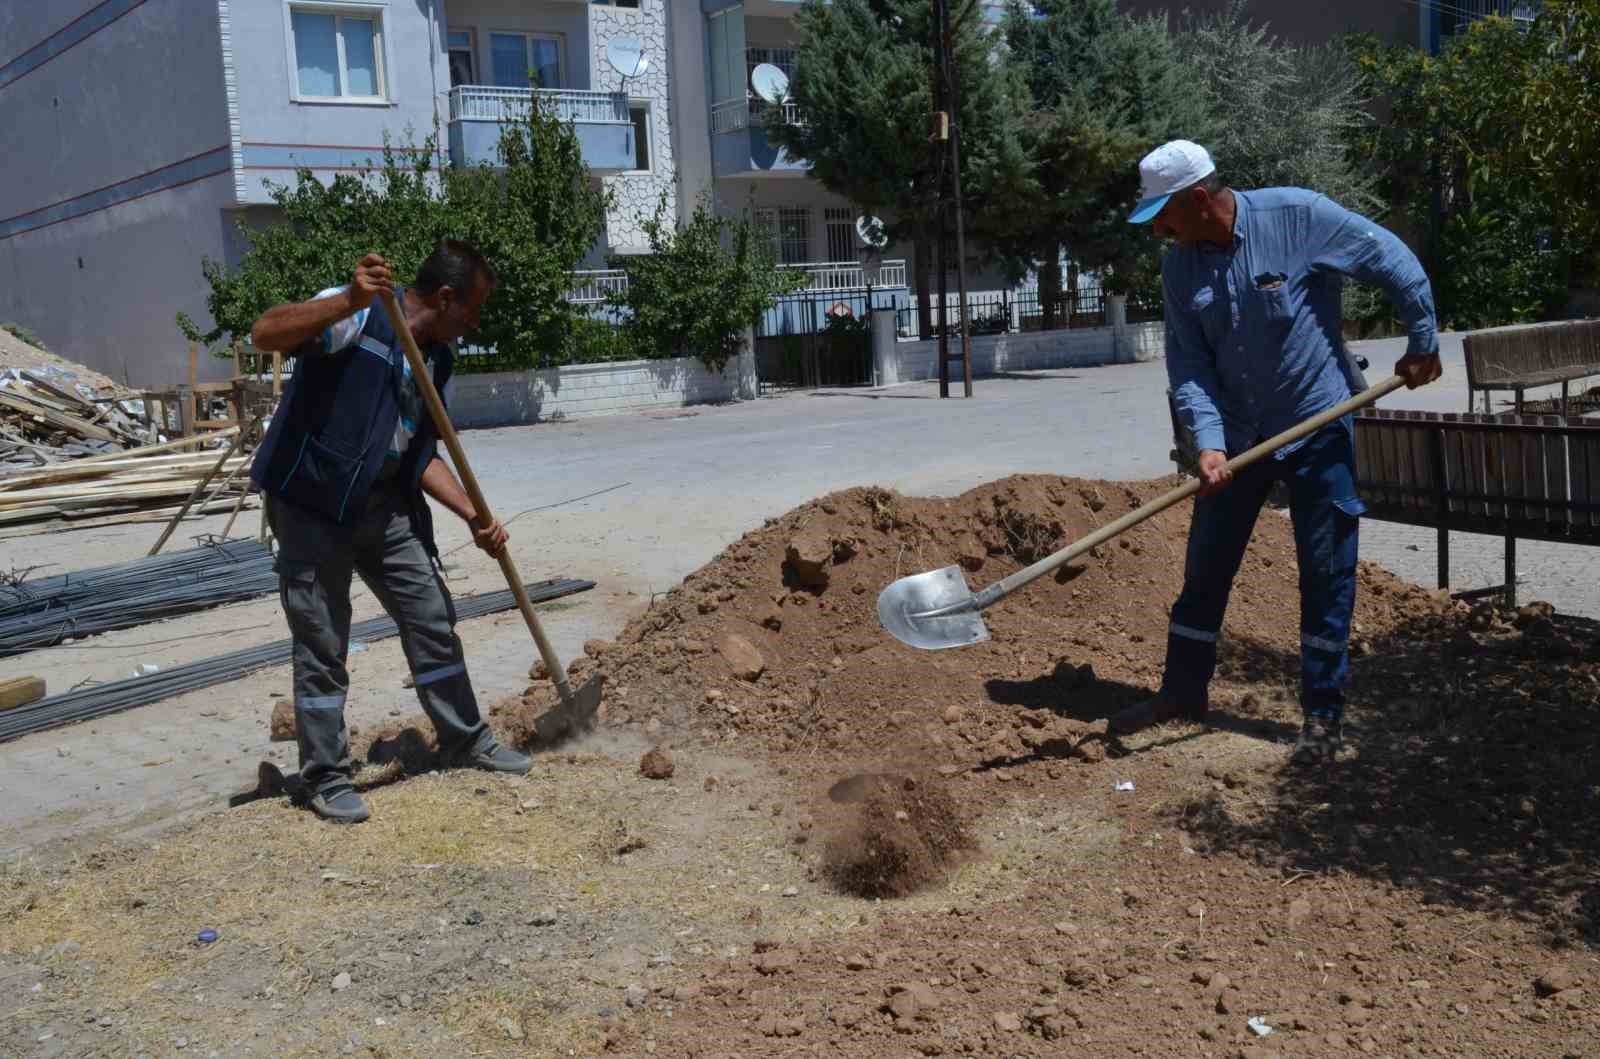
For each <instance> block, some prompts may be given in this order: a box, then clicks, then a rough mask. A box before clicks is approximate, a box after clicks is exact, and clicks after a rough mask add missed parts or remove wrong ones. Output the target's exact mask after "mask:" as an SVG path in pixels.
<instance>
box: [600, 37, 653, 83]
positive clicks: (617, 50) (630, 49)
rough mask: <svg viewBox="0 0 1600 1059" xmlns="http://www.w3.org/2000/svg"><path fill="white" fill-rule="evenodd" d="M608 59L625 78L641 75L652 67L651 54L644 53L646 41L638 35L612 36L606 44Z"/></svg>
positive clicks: (612, 66)
mask: <svg viewBox="0 0 1600 1059" xmlns="http://www.w3.org/2000/svg"><path fill="white" fill-rule="evenodd" d="M606 61H607V62H609V63H610V64H611V68H612V69H613V70H615V71H617V73H619V74H621V75H622V76H623V78H625V79H626V78H629V77H639V76H640V75H642V74H643V73H644V72H645V71H646V70H648V69H650V56H648V55H646V54H645V53H644V41H642V40H640V39H639V38H638V37H612V38H611V42H610V43H609V44H607V45H606Z"/></svg>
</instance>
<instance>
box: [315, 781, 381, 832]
mask: <svg viewBox="0 0 1600 1059" xmlns="http://www.w3.org/2000/svg"><path fill="white" fill-rule="evenodd" d="M310 805H311V811H312V812H314V813H316V814H317V815H318V816H320V817H322V818H323V819H324V820H331V821H332V822H334V823H336V824H359V823H361V821H363V820H365V819H367V817H369V816H371V815H372V814H371V813H370V812H368V811H367V803H366V802H364V801H362V800H361V795H359V794H357V793H356V790H355V788H354V787H351V786H349V785H348V784H343V783H341V784H339V785H338V786H335V787H327V788H324V789H323V790H320V791H318V792H317V793H316V794H313V795H312V796H311V802H310Z"/></svg>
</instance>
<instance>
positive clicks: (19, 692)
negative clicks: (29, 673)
mask: <svg viewBox="0 0 1600 1059" xmlns="http://www.w3.org/2000/svg"><path fill="white" fill-rule="evenodd" d="M44 690H45V687H44V678H43V677H13V678H12V679H10V680H0V710H12V709H16V708H17V707H18V706H26V705H27V704H28V703H30V702H38V701H39V700H40V699H42V698H44Z"/></svg>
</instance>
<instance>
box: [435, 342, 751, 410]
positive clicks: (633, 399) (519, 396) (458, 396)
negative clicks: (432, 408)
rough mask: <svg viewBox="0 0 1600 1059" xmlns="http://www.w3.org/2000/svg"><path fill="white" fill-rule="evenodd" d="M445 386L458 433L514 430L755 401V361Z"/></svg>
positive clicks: (634, 364)
mask: <svg viewBox="0 0 1600 1059" xmlns="http://www.w3.org/2000/svg"><path fill="white" fill-rule="evenodd" d="M450 385H451V387H452V393H451V397H450V418H451V421H452V422H454V423H455V424H456V425H457V426H459V427H463V428H467V427H503V426H519V425H523V424H527V423H538V422H546V421H549V420H552V419H582V418H586V417H591V416H608V415H624V414H627V413H630V412H648V411H652V410H656V409H666V408H681V407H683V406H684V405H692V404H712V403H718V402H722V401H734V400H748V399H750V398H753V397H755V395H756V380H755V357H754V355H753V354H751V353H744V354H742V355H740V356H738V357H735V358H733V359H731V360H729V361H728V363H727V365H726V366H725V367H724V368H723V370H722V371H721V372H712V371H710V370H708V369H707V368H706V366H705V365H704V364H702V363H701V362H700V360H699V359H698V358H693V357H690V358H685V359H682V360H635V361H626V362H621V363H615V364H582V365H574V366H571V367H565V368H551V369H548V370H546V371H504V372H489V373H484V374H470V375H457V376H456V377H455V378H454V379H453V380H452V381H451V384H450Z"/></svg>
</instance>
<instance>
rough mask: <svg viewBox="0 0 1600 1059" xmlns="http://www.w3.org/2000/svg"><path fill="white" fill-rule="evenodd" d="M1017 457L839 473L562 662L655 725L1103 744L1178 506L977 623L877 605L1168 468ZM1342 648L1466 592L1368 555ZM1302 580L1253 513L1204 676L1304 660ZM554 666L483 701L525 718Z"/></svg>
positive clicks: (954, 746)
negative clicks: (892, 475) (1106, 474)
mask: <svg viewBox="0 0 1600 1059" xmlns="http://www.w3.org/2000/svg"><path fill="white" fill-rule="evenodd" d="M1173 484H1175V480H1174V479H1167V480H1160V481H1150V482H1105V481H1082V480H1077V479H1070V478H1058V477H1050V476H1019V477H1014V478H1008V479H1004V480H1002V481H998V482H994V483H991V484H988V485H984V486H982V487H980V488H977V489H974V490H972V491H971V492H968V493H966V494H964V495H962V496H959V497H956V498H953V499H937V498H935V499H923V498H912V497H904V496H900V495H898V494H895V493H892V492H889V491H886V490H883V489H878V488H865V489H851V490H848V491H845V492H841V493H836V494H832V495H830V496H826V497H822V498H820V499H818V500H816V501H813V502H811V503H808V504H805V505H802V506H801V507H799V508H796V509H794V510H793V511H790V512H789V513H787V514H785V515H783V516H782V517H780V518H776V519H773V520H770V521H769V522H768V523H767V525H765V526H764V527H762V528H760V529H758V530H755V531H754V532H752V533H749V534H747V535H746V536H745V537H744V538H743V539H741V540H739V541H737V542H735V543H734V544H733V545H732V546H730V547H729V548H728V549H727V550H726V551H724V552H723V553H722V554H721V555H719V556H718V557H717V558H716V559H714V560H713V561H712V562H710V563H708V564H707V565H706V566H704V567H703V568H701V569H700V570H698V571H696V572H694V573H692V574H690V575H689V576H688V577H686V578H685V579H684V581H683V583H682V584H681V585H680V586H678V587H677V588H674V589H673V590H672V591H670V592H668V593H667V594H666V595H665V597H663V598H660V599H657V600H654V601H653V602H652V605H651V607H650V608H649V610H648V611H647V612H646V613H645V614H643V615H642V616H640V617H639V618H638V619H636V620H635V621H633V622H631V623H630V624H629V625H628V626H627V628H626V630H625V631H624V632H623V633H622V635H621V636H620V637H619V639H618V641H617V642H615V643H612V642H606V641H591V642H590V643H589V644H587V645H586V652H585V657H583V658H581V659H578V660H577V661H575V662H574V663H573V664H572V665H571V666H570V667H569V668H570V670H571V673H572V677H573V679H574V680H577V679H580V678H583V677H586V676H588V675H589V674H590V673H591V672H593V671H594V670H596V669H598V670H599V671H601V672H603V673H605V674H606V676H607V678H608V691H607V710H608V719H609V721H610V723H613V724H632V725H645V724H649V723H651V722H655V723H656V724H657V725H660V726H665V727H667V728H668V729H669V730H671V729H677V730H682V731H688V732H691V733H693V734H694V735H695V736H697V737H699V738H701V739H704V740H706V741H709V742H723V741H730V742H736V743H738V744H741V745H746V746H748V745H751V744H756V745H760V746H763V747H765V748H766V749H768V750H770V751H772V752H774V753H777V754H789V753H796V752H801V751H803V752H806V753H807V754H811V755H819V754H820V755H822V756H823V757H824V758H825V759H829V760H832V761H843V760H846V759H865V760H871V761H873V762H875V763H878V764H881V765H885V766H897V767H903V768H908V769H911V770H913V771H915V770H916V769H917V768H928V769H932V768H938V767H941V766H943V767H945V768H946V769H948V770H952V771H962V770H965V769H968V768H970V767H973V766H974V765H977V764H980V763H983V762H990V761H994V760H997V759H1016V758H1020V757H1037V758H1041V759H1044V758H1061V757H1069V756H1070V757H1077V758H1082V759H1088V760H1099V759H1101V758H1102V757H1103V756H1104V753H1105V748H1104V739H1105V733H1104V723H1103V721H1104V718H1105V717H1106V716H1108V715H1109V714H1110V713H1113V712H1115V711H1116V710H1117V709H1118V708H1119V707H1121V706H1123V705H1126V704H1128V703H1130V702H1133V701H1137V700H1138V699H1139V698H1140V697H1142V696H1144V695H1147V694H1149V693H1150V692H1151V691H1152V690H1153V689H1154V688H1155V687H1156V686H1157V685H1158V684H1159V681H1160V674H1161V666H1162V662H1163V658H1164V656H1165V651H1166V635H1167V621H1168V612H1169V610H1170V607H1171V605H1172V602H1173V600H1174V599H1176V597H1177V593H1178V590H1179V588H1180V587H1181V584H1182V578H1183V567H1184V555H1185V548H1186V539H1187V535H1188V520H1189V508H1188V506H1187V505H1180V506H1179V507H1178V508H1175V509H1171V510H1168V511H1165V512H1162V513H1160V514H1158V515H1156V516H1155V517H1154V518H1152V519H1150V520H1149V521H1147V522H1144V523H1141V524H1140V525H1138V526H1136V527H1135V528H1133V529H1132V530H1129V531H1128V532H1127V533H1125V534H1123V535H1122V536H1121V537H1119V538H1117V539H1116V540H1114V541H1112V542H1109V543H1108V544H1105V545H1103V546H1101V547H1099V548H1097V549H1095V550H1094V551H1093V552H1091V553H1090V555H1089V556H1087V557H1085V559H1084V560H1083V561H1082V562H1080V563H1076V564H1072V565H1069V566H1068V567H1066V568H1064V569H1062V570H1061V571H1059V572H1058V573H1057V574H1056V575H1055V576H1053V577H1051V578H1045V579H1041V581H1038V582H1035V583H1034V584H1033V585H1031V586H1029V587H1028V588H1026V589H1024V590H1023V591H1022V593H1020V594H1019V595H1017V596H1013V597H1012V598H1011V599H1010V600H1008V601H1006V602H1004V603H1002V604H1000V605H999V606H997V607H994V608H992V609H991V610H990V611H988V612H987V614H986V621H987V623H988V625H989V629H990V633H991V639H990V641H989V642H987V643H983V644H978V645H975V646H972V647H969V648H964V649H962V650H961V651H958V652H939V653H928V652H923V651H917V650H914V649H912V648H909V647H906V646H904V645H902V644H900V643H898V642H897V641H895V640H894V639H893V638H892V637H890V636H889V635H888V634H887V633H885V632H884V631H883V630H882V629H881V627H880V626H879V623H878V618H877V613H876V601H877V596H878V593H879V591H880V590H881V589H882V588H883V587H884V586H886V585H888V584H889V583H890V582H892V581H894V580H895V579H896V578H898V577H901V576H903V575H906V574H911V573H916V572H919V571H924V570H931V569H934V568H936V567H942V566H945V565H949V564H959V565H960V566H961V567H962V568H964V570H965V571H967V574H968V578H969V582H970V583H972V584H973V587H974V588H975V589H976V588H978V587H981V586H982V585H984V584H988V583H990V582H992V581H995V580H998V579H999V578H1001V577H1004V576H1005V575H1007V574H1009V573H1011V572H1013V571H1015V570H1017V569H1019V568H1020V567H1021V566H1024V565H1026V564H1027V563H1029V562H1032V561H1033V560H1035V559H1037V558H1039V557H1041V556H1043V555H1046V554H1048V553H1050V552H1051V551H1054V550H1056V549H1057V548H1059V547H1061V546H1063V545H1065V544H1067V543H1069V542H1070V541H1072V540H1075V539H1077V538H1079V537H1081V536H1083V535H1085V534H1087V533H1089V532H1091V531H1092V530H1094V529H1096V528H1097V527H1099V526H1101V525H1104V524H1105V523H1107V522H1110V521H1111V520H1112V519H1115V518H1117V517H1119V516H1121V515H1123V514H1125V513H1127V512H1128V511H1131V510H1133V509H1134V508H1136V507H1138V506H1139V505H1141V504H1144V503H1146V502H1148V501H1150V500H1151V499H1152V498H1154V497H1156V496H1158V495H1159V494H1160V493H1162V492H1164V491H1165V490H1167V489H1169V488H1171V487H1172V485H1173ZM1360 578H1361V588H1360V591H1359V593H1358V600H1359V602H1358V612H1357V617H1356V628H1357V632H1358V635H1357V641H1358V642H1357V643H1356V651H1357V653H1361V652H1367V651H1370V650H1371V648H1370V646H1369V641H1370V640H1371V639H1372V638H1373V637H1375V636H1380V635H1384V634H1387V633H1388V632H1391V631H1393V630H1395V629H1397V628H1400V627H1402V626H1415V625H1416V624H1417V623H1418V622H1419V621H1424V620H1430V621H1445V620H1448V619H1449V617H1450V616H1451V615H1455V616H1456V617H1457V618H1460V617H1462V616H1464V615H1465V614H1466V608H1465V607H1464V606H1463V605H1461V604H1456V603H1452V602H1450V601H1449V600H1448V599H1446V598H1443V597H1442V596H1441V595H1440V594H1437V593H1430V592H1427V591H1424V590H1422V589H1419V588H1416V587H1415V586H1412V585H1409V584H1406V583H1405V582H1402V581H1400V580H1399V579H1398V578H1395V577H1394V576H1392V575H1390V574H1388V573H1387V572H1386V571H1384V570H1382V569H1380V568H1378V567H1376V566H1372V565H1369V564H1363V566H1362V568H1361V573H1360ZM1298 612H1299V590H1298V581H1297V574H1296V566H1295V561H1294V545H1293V538H1292V536H1291V532H1290V527H1289V524H1288V520H1286V519H1284V518H1281V517H1279V516H1276V515H1273V514H1270V513H1269V514H1265V515H1263V517H1262V518H1261V520H1260V523H1259V524H1258V526H1257V529H1256V533H1255V539H1254V540H1253V541H1252V543H1251V547H1250V550H1249V554H1248V555H1247V557H1246V558H1245V561H1244V564H1243V567H1242V568H1241V570H1240V572H1239V576H1238V578H1237V580H1236V582H1235V587H1234V592H1233V602H1232V605H1231V607H1230V610H1229V614H1228V622H1227V627H1226V629H1225V635H1224V640H1225V647H1224V654H1223V658H1222V661H1221V665H1220V666H1219V677H1220V678H1221V682H1222V687H1223V689H1224V690H1223V697H1226V695H1227V691H1226V686H1227V684H1228V682H1239V683H1249V684H1259V683H1274V684H1283V683H1284V682H1286V681H1293V680H1296V679H1297V676H1298V666H1299V662H1298V653H1299V646H1298V638H1299V632H1298V623H1297V622H1296V621H1295V620H1294V618H1293V617H1291V616H1292V615H1296V614H1298ZM549 702H550V691H549V686H548V685H547V684H538V685H535V686H534V687H532V688H530V689H529V692H528V694H526V695H525V696H523V697H522V698H521V699H511V700H507V701H505V702H502V703H499V704H497V706H496V707H495V708H494V713H495V715H496V716H497V718H498V721H499V723H500V724H502V725H504V726H506V727H508V728H510V729H511V730H512V732H513V733H514V734H519V735H522V736H524V737H526V735H527V733H528V732H530V731H531V729H530V727H529V726H530V723H531V718H532V717H533V716H534V715H536V714H537V713H538V712H539V711H540V710H542V709H544V708H546V707H547V706H548V704H549Z"/></svg>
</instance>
